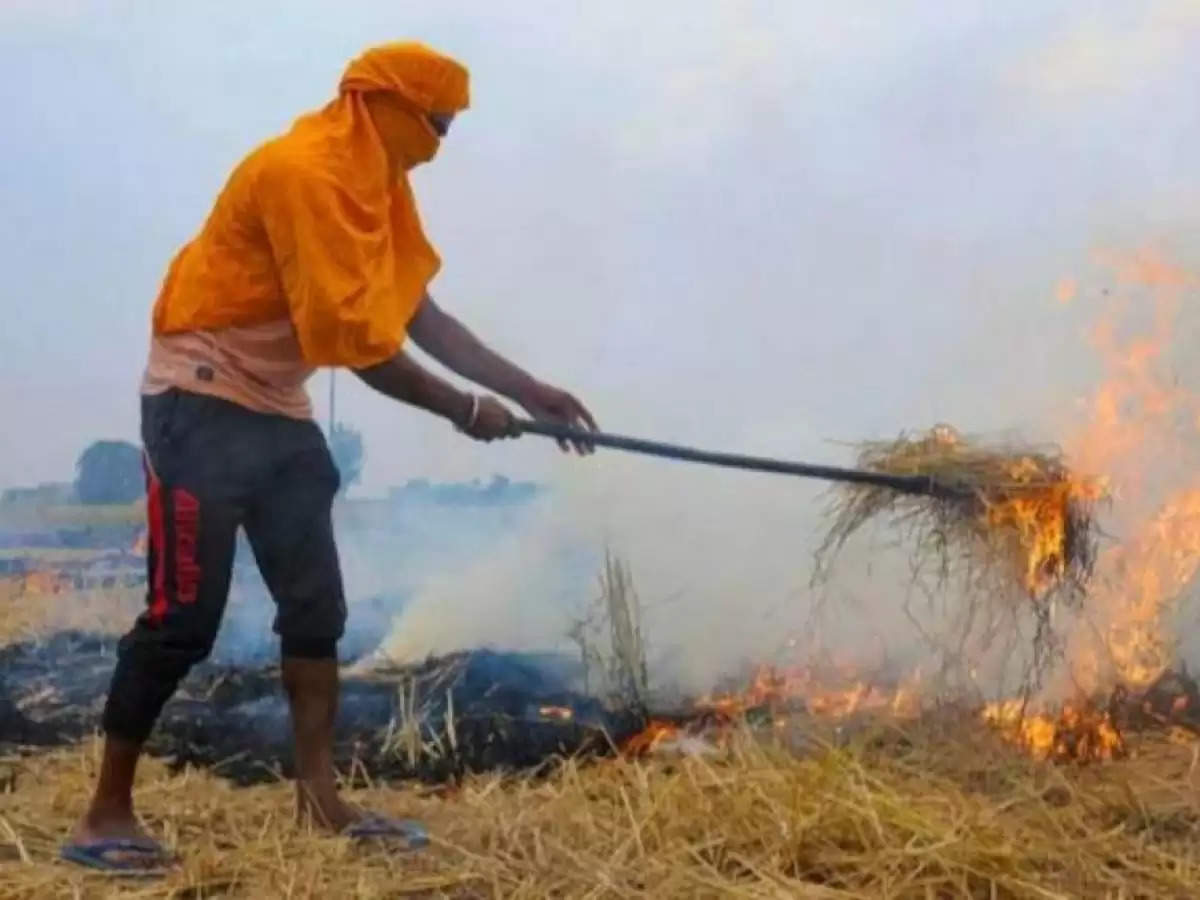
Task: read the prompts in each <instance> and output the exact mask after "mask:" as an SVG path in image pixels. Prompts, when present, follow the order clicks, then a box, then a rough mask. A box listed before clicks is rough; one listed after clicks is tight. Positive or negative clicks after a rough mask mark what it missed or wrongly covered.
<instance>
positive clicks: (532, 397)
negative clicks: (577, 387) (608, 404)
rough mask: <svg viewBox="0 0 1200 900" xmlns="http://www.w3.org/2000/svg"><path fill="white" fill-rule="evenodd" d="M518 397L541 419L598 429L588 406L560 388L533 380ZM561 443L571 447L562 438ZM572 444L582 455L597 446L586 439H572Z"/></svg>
mask: <svg viewBox="0 0 1200 900" xmlns="http://www.w3.org/2000/svg"><path fill="white" fill-rule="evenodd" d="M516 400H517V402H518V403H520V404H521V406H523V407H525V410H526V411H527V412H528V413H529V414H530V415H531V416H533V418H534V419H536V420H537V421H539V422H557V423H559V424H561V425H569V426H570V427H572V428H579V429H582V430H584V431H597V430H599V429H598V428H597V426H596V420H595V419H593V418H592V414H591V413H590V412H588V410H587V407H586V406H584V405H583V404H582V403H580V402H579V401H578V400H577V399H575V397H574V396H572V395H571V394H569V393H567V392H566V391H564V390H561V389H560V388H556V387H551V386H550V385H548V384H542V383H541V382H534V383H533V384H532V385H530V386H529V387H528V388H526V389H525V390H524V391H522V392H521V393H520V394H519V395H518V396H517V397H516ZM558 445H559V447H561V448H562V449H563V450H564V451H565V450H567V449H568V447H567V443H566V442H565V441H559V442H558ZM571 447H573V448H574V450H575V452H576V453H578V454H580V455H584V454H588V453H591V452H592V451H593V450H594V449H595V448H594V446H593V445H592V444H589V443H587V442H586V441H572V442H571Z"/></svg>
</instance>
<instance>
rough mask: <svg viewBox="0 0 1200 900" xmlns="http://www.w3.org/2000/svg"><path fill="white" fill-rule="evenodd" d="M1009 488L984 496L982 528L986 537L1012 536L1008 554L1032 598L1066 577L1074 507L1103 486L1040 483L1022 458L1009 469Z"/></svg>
mask: <svg viewBox="0 0 1200 900" xmlns="http://www.w3.org/2000/svg"><path fill="white" fill-rule="evenodd" d="M1009 476H1010V477H1011V479H1012V482H1013V485H1014V489H1013V490H1012V492H1011V493H1010V494H1008V495H1007V496H1004V497H1001V498H998V499H996V498H993V499H989V498H986V497H985V498H984V504H985V505H984V514H983V522H984V529H985V531H986V532H987V533H989V534H992V535H1003V534H1011V535H1013V536H1014V537H1015V547H1014V553H1015V555H1016V557H1017V559H1018V565H1019V567H1020V568H1021V569H1022V572H1021V578H1022V583H1023V584H1024V586H1025V589H1026V590H1027V591H1028V592H1029V593H1030V594H1031V595H1032V596H1034V597H1042V596H1044V595H1046V593H1047V592H1049V591H1050V590H1051V589H1052V588H1053V587H1054V586H1056V585H1058V584H1060V583H1061V582H1062V581H1063V579H1064V578H1065V577H1066V576H1067V574H1068V573H1067V562H1068V557H1069V555H1070V552H1071V543H1072V541H1074V540H1077V539H1078V537H1077V536H1076V535H1074V534H1072V533H1071V530H1072V528H1073V517H1074V515H1075V513H1074V507H1075V504H1078V503H1094V502H1095V501H1097V500H1100V499H1102V498H1103V496H1104V491H1105V488H1104V482H1103V481H1102V480H1100V479H1096V478H1086V477H1081V476H1067V477H1065V478H1064V479H1063V480H1061V481H1051V482H1045V481H1043V479H1044V478H1045V473H1044V472H1043V471H1042V469H1041V467H1040V466H1038V465H1037V463H1036V462H1035V461H1034V460H1032V459H1029V458H1027V457H1026V458H1023V459H1021V460H1019V461H1017V462H1016V463H1014V464H1013V466H1012V467H1011V469H1010V471H1009Z"/></svg>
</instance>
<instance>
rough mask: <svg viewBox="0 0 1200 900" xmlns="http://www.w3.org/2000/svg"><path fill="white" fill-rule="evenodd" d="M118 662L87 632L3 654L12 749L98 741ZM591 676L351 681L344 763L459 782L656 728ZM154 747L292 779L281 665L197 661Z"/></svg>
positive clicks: (415, 676)
mask: <svg viewBox="0 0 1200 900" xmlns="http://www.w3.org/2000/svg"><path fill="white" fill-rule="evenodd" d="M115 661H116V641H115V639H113V638H110V637H106V636H100V635H95V634H88V633H83V632H77V631H64V632H59V633H56V634H53V635H51V636H49V637H46V638H44V639H39V640H36V641H28V642H25V643H21V644H13V645H9V646H7V647H3V648H0V751H8V752H14V751H20V750H21V749H22V748H28V747H47V746H56V745H61V744H67V743H71V742H74V741H77V740H79V739H80V738H83V737H86V736H89V735H91V734H93V733H94V732H95V731H96V730H97V729H98V728H99V722H100V713H101V710H102V708H103V705H104V697H105V694H106V692H107V690H108V680H109V676H110V675H111V673H112V668H113V665H114V664H115ZM580 676H581V672H580V664H579V663H578V662H576V661H574V660H572V659H571V658H569V657H567V656H563V655H558V654H533V653H513V652H500V651H495V650H488V649H478V650H470V651H463V652H459V653H454V654H449V655H447V656H443V657H438V658H430V659H427V660H425V661H423V662H421V663H417V664H412V665H403V666H399V665H397V666H389V667H376V668H372V669H370V670H369V671H363V672H360V673H356V674H352V675H347V674H343V679H342V694H341V705H340V710H339V716H338V722H337V731H336V758H337V761H338V764H339V768H340V769H341V770H342V771H343V772H345V773H346V774H347V775H348V776H352V777H353V779H357V780H361V779H362V778H363V777H364V776H365V777H367V778H371V779H400V778H418V779H421V780H425V781H430V782H445V781H451V780H456V779H458V778H460V777H461V776H463V775H464V774H466V773H469V772H479V771H513V772H515V771H524V772H527V771H530V770H539V769H544V768H547V767H549V766H552V765H553V762H554V761H555V760H558V759H561V758H563V757H566V756H580V755H607V754H609V753H611V752H612V751H613V748H614V747H616V746H619V745H620V744H621V743H622V742H623V741H624V740H625V739H627V738H628V737H629V736H631V735H633V734H635V733H637V732H638V731H639V730H640V729H641V728H642V727H644V725H645V720H644V718H643V717H642V716H641V715H640V714H638V713H635V712H632V711H629V710H622V709H614V708H612V707H611V706H607V705H605V704H603V703H601V702H600V701H599V700H597V699H595V698H593V697H590V696H587V695H585V694H583V693H581V692H580V691H578V690H577V689H576V688H575V687H574V686H573V685H575V684H576V683H578V682H579V681H580ZM148 752H150V753H151V754H153V755H156V756H161V757H164V758H167V759H168V760H169V761H170V763H171V765H172V766H173V767H175V768H182V767H183V766H186V765H194V766H203V767H207V768H210V769H212V770H214V771H215V772H217V773H219V774H222V775H224V776H225V777H227V778H229V779H231V780H232V781H234V782H236V783H238V784H251V783H255V782H261V781H269V780H274V779H277V778H279V777H287V776H290V775H291V774H292V771H293V768H292V755H291V735H290V722H289V717H288V708H287V703H286V700H285V698H284V696H283V692H282V687H281V685H280V681H279V672H278V668H277V667H276V666H274V665H272V664H263V665H256V666H250V667H247V666H231V665H221V664H218V663H212V662H206V663H202V664H201V665H198V666H196V667H195V668H194V669H193V670H192V672H191V674H189V676H188V678H187V679H186V680H185V681H184V683H183V684H182V685H181V686H180V690H179V692H178V693H177V694H176V696H175V698H174V699H173V700H172V701H171V702H170V703H168V704H167V707H166V709H165V710H164V711H163V715H162V717H161V718H160V720H159V723H158V725H157V727H156V728H155V731H154V734H153V735H152V736H151V739H150V742H149V745H148Z"/></svg>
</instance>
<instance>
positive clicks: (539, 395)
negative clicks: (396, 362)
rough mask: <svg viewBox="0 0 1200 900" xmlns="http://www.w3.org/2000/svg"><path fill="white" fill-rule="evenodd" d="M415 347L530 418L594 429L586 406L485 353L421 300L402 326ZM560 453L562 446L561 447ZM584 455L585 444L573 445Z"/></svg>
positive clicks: (432, 305) (466, 332)
mask: <svg viewBox="0 0 1200 900" xmlns="http://www.w3.org/2000/svg"><path fill="white" fill-rule="evenodd" d="M408 335H409V337H411V338H412V339H413V341H414V342H415V343H416V345H417V346H418V347H420V348H421V349H422V350H424V351H425V352H426V353H428V354H429V355H430V356H432V357H433V358H434V359H436V360H437V361H438V362H440V363H441V364H442V365H444V366H445V367H446V368H448V369H450V370H451V371H452V372H456V373H457V374H459V375H461V376H462V377H463V378H466V379H469V380H470V381H473V382H475V383H476V384H478V385H481V386H482V387H485V388H487V389H488V390H492V391H495V392H496V393H497V394H501V395H503V396H505V397H508V398H509V399H510V400H514V401H516V402H517V403H519V404H521V406H523V407H524V408H525V410H526V411H527V412H528V413H529V414H530V415H531V416H533V417H534V418H535V419H539V420H542V421H548V422H561V423H562V424H564V425H571V426H574V427H581V428H584V429H591V430H592V431H595V430H596V421H595V419H593V418H592V414H591V413H590V412H588V410H587V407H585V406H584V405H583V404H582V403H580V402H579V401H578V400H577V399H576V398H575V397H574V396H572V395H571V394H569V393H567V392H566V391H564V390H562V389H560V388H556V387H553V386H551V385H548V384H545V383H543V382H541V381H538V380H537V379H536V378H534V377H533V376H532V375H530V374H529V373H528V372H526V371H524V370H523V369H521V368H519V367H518V366H516V365H514V364H513V363H511V362H509V361H508V360H507V359H505V358H504V357H503V356H501V355H500V354H499V353H496V352H495V351H493V350H491V349H489V348H488V347H487V346H485V345H484V343H483V341H481V340H479V338H477V337H475V335H474V334H472V333H471V332H470V330H468V329H467V327H466V326H465V325H463V324H462V323H461V322H459V321H458V319H456V318H454V316H452V315H450V314H449V313H447V312H445V311H444V310H443V309H442V308H441V307H440V306H438V305H437V304H436V303H434V302H433V298H431V297H429V296H426V297H425V300H424V302H423V303H422V304H421V307H420V309H418V310H417V314H416V316H414V317H413V320H412V322H410V323H409V326H408ZM564 449H565V445H564ZM575 449H576V450H577V451H578V452H581V453H582V452H589V451H590V450H591V447H590V446H589V445H588V444H586V443H579V444H576V445H575Z"/></svg>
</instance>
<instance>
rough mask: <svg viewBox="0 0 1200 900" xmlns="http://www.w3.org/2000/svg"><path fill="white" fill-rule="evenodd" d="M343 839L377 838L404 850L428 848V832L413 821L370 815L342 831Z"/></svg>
mask: <svg viewBox="0 0 1200 900" xmlns="http://www.w3.org/2000/svg"><path fill="white" fill-rule="evenodd" d="M342 834H343V835H344V836H345V837H348V838H353V839H354V840H365V839H368V838H377V839H381V840H384V841H387V842H389V843H390V842H393V841H395V842H397V843H400V844H402V845H403V847H404V849H406V850H419V849H421V848H422V847H428V846H429V832H428V831H426V830H425V826H424V825H422V824H421V823H420V822H417V821H416V820H414V819H388V818H386V817H384V816H380V815H376V814H374V813H372V814H371V815H368V816H366V817H365V818H362V819H359V820H358V821H357V822H354V823H353V824H351V825H347V826H346V827H345V828H344V829H342Z"/></svg>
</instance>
